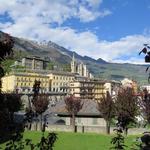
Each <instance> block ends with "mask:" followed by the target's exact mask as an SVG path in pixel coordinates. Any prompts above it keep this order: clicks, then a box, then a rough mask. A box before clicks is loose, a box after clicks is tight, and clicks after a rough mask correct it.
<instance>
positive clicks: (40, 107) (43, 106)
mask: <svg viewBox="0 0 150 150" xmlns="http://www.w3.org/2000/svg"><path fill="white" fill-rule="evenodd" d="M48 104H49V101H48V96H47V95H46V94H41V95H38V96H37V98H36V100H35V102H34V110H35V112H36V113H37V114H38V115H40V117H41V130H42V114H43V113H44V112H45V111H46V110H47V108H48Z"/></svg>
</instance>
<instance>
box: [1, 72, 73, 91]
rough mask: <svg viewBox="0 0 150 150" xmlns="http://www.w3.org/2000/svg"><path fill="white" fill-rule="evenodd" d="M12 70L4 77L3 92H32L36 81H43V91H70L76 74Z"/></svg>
mask: <svg viewBox="0 0 150 150" xmlns="http://www.w3.org/2000/svg"><path fill="white" fill-rule="evenodd" d="M26 71H27V72H11V73H10V74H8V75H6V76H4V77H3V78H2V91H3V92H13V91H16V90H17V91H18V92H32V88H33V85H34V81H35V80H38V81H41V84H40V86H41V90H40V91H41V92H68V86H69V82H71V81H73V80H74V76H75V75H74V74H72V73H69V72H56V71H47V72H45V71H42V70H41V71H37V70H26Z"/></svg>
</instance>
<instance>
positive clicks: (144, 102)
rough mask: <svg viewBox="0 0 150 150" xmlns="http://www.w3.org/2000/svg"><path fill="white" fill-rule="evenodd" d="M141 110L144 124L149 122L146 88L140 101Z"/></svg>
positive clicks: (149, 99) (149, 101) (149, 104)
mask: <svg viewBox="0 0 150 150" xmlns="http://www.w3.org/2000/svg"><path fill="white" fill-rule="evenodd" d="M141 110H142V114H143V117H144V119H145V120H146V124H150V94H149V93H148V91H147V89H144V90H143V96H142V101H141Z"/></svg>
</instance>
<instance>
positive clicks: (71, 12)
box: [0, 0, 150, 63]
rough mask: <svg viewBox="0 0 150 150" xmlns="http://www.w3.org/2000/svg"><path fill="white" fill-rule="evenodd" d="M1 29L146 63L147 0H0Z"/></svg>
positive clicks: (148, 33)
mask: <svg viewBox="0 0 150 150" xmlns="http://www.w3.org/2000/svg"><path fill="white" fill-rule="evenodd" d="M0 30H1V31H3V32H7V33H9V34H10V35H12V36H16V37H21V38H26V39H31V40H36V41H39V42H40V41H52V42H55V43H57V44H59V45H61V46H63V47H65V48H67V49H69V50H71V51H75V52H77V53H78V54H80V55H82V56H85V55H86V56H89V57H92V58H95V59H98V58H102V59H104V60H106V61H109V62H118V63H144V56H139V55H138V53H139V51H140V50H141V49H142V48H143V44H144V43H148V44H150V0H0Z"/></svg>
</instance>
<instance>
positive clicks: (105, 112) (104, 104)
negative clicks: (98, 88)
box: [97, 91, 114, 134]
mask: <svg viewBox="0 0 150 150" xmlns="http://www.w3.org/2000/svg"><path fill="white" fill-rule="evenodd" d="M97 109H98V111H99V112H100V115H101V116H102V117H103V118H104V119H105V121H106V133H107V134H110V123H111V121H112V118H113V117H114V101H113V99H112V97H111V95H110V93H109V92H108V91H107V92H106V95H102V97H101V98H100V99H99V100H98V101H97Z"/></svg>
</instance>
